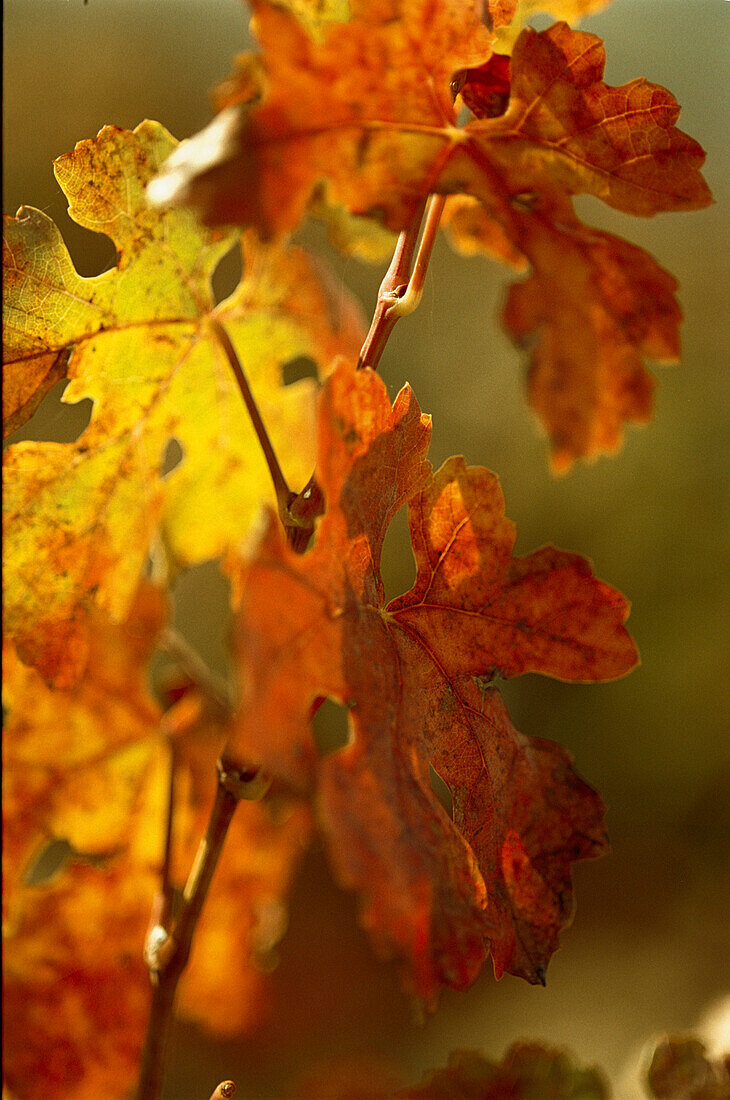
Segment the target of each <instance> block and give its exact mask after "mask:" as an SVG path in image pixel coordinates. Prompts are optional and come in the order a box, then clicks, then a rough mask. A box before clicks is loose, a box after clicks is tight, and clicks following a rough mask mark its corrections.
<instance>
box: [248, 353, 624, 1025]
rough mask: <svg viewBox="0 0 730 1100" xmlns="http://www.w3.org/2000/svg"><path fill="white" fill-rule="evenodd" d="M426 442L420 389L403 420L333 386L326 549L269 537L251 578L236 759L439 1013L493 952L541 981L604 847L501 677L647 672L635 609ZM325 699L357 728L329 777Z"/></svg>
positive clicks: (380, 395)
mask: <svg viewBox="0 0 730 1100" xmlns="http://www.w3.org/2000/svg"><path fill="white" fill-rule="evenodd" d="M429 437H430V418H428V417H426V416H424V415H423V414H422V413H421V411H420V409H419V407H418V405H417V403H416V401H415V398H414V397H413V394H412V393H411V391H410V389H409V388H408V387H406V388H405V389H403V390H402V391H401V393H400V394H399V395H398V397H397V399H396V401H395V404H394V405H393V408H392V409H391V406H390V402H389V401H388V399H387V395H386V393H385V388H384V386H383V384H382V382H381V381H380V380H379V379H378V378H377V376H376V375H374V374H373V373H372V372H370V371H361V372H359V373H353V372H352V371H351V370H350V369H348V368H347V366H346V365H344V364H343V365H341V366H340V367H339V368H338V369H337V370H336V372H335V373H334V374H333V375H332V376H331V378H330V379H329V380H328V382H327V384H326V387H325V389H324V391H323V395H322V401H321V406H320V420H319V460H318V467H317V471H318V472H317V476H318V478H319V480H320V483H321V485H322V487H323V489H324V492H325V495H326V499H327V501H328V510H327V512H326V514H325V516H324V518H323V520H322V521H321V525H320V527H319V530H318V534H317V541H316V544H315V546H314V548H313V549H312V550H311V551H310V552H309V553H308V554H306V555H305V556H304V557H298V556H297V555H295V554H294V553H293V552H292V551H291V550H290V549H289V548H288V547H287V545H286V544H285V541H284V539H283V538H282V537H281V535H280V533H279V531H278V529H277V526H276V524H275V522H274V521H273V519H271V520H270V522H269V523H268V525H267V527H266V530H265V532H264V534H263V536H262V541H261V544H260V547H259V549H258V552H257V553H256V554H255V556H254V557H253V560H252V561H251V562H250V563H249V564H248V565H247V566H246V567H245V568H243V571H242V575H241V576H238V577H237V585H238V589H237V590H238V591H239V594H240V600H241V610H240V613H239V618H238V625H237V632H236V638H237V654H238V666H239V675H240V679H241V695H240V697H241V703H240V711H239V713H238V717H237V720H236V723H235V732H234V737H233V742H232V744H233V749H234V751H237V752H238V753H240V754H241V756H242V757H244V758H247V759H257V760H261V762H262V764H263V766H264V767H265V768H266V769H267V770H269V771H270V772H271V773H272V774H274V775H277V776H279V777H281V778H282V779H284V780H285V781H287V782H288V783H290V784H292V785H294V786H296V787H298V788H300V789H302V790H305V791H309V792H311V793H312V795H313V797H314V800H315V804H316V807H317V812H318V815H319V820H320V824H321V826H322V828H323V830H324V832H325V835H326V836H327V839H328V841H329V845H330V851H331V858H332V861H333V863H334V866H335V868H336V871H337V874H338V877H339V878H340V880H341V881H342V882H343V883H345V884H346V885H347V886H349V887H353V888H356V889H357V890H358V891H359V892H360V893H361V894H362V896H363V922H364V924H365V926H366V927H367V928H368V929H369V931H370V932H371V934H372V936H373V938H374V939H375V941H376V943H377V944H378V945H379V946H381V947H383V948H387V949H388V950H389V951H395V952H396V953H397V954H398V955H400V956H401V957H402V958H403V959H404V960H405V962H406V974H407V983H408V985H409V987H410V988H412V989H414V990H415V991H416V992H417V993H418V995H419V996H420V997H421V998H423V999H424V1000H425V1001H426V1002H429V1003H431V1002H433V1001H434V1000H435V997H436V994H437V992H438V990H439V989H440V988H441V987H442V986H444V985H451V986H454V987H463V986H466V985H468V984H469V983H470V982H471V981H473V979H474V978H475V977H476V975H477V973H478V972H479V969H480V967H481V965H482V963H483V961H484V958H485V956H486V953H487V949H488V948H489V949H490V950H491V953H492V956H493V961H494V967H495V971H496V973H497V975H498V976H499V975H501V973H502V972H503V971H504V970H509V971H510V972H511V973H514V974H519V975H522V976H524V977H526V978H527V979H528V980H530V981H532V982H535V981H541V980H543V978H544V972H545V967H546V966H547V962H548V960H549V958H550V956H551V954H552V953H553V951H554V950H555V948H556V947H557V943H558V936H559V933H560V930H561V928H562V927H564V926H565V924H566V923H567V922H568V921H569V919H570V916H571V884H570V863H571V862H572V861H574V860H576V859H582V858H588V857H592V856H597V855H600V854H601V853H602V852H603V851H604V850H605V847H606V844H605V834H604V829H603V824H602V820H601V819H602V809H603V808H602V805H601V802H600V799H599V798H598V796H597V795H596V794H595V792H594V791H592V790H591V788H590V787H588V786H587V785H586V784H585V783H583V781H582V780H581V779H579V778H578V776H577V775H576V774H575V772H574V771H573V769H572V767H571V764H570V758H569V756H568V754H567V753H566V752H565V750H564V749H562V748H561V747H559V746H558V745H555V744H552V743H551V742H548V741H543V740H540V739H537V738H526V737H523V736H522V735H520V734H519V733H518V732H517V731H516V730H515V729H514V727H513V726H512V725H511V723H510V721H509V717H508V715H507V713H506V710H505V707H504V704H503V702H502V699H501V696H500V694H499V692H498V690H497V687H496V684H495V682H494V681H495V678H496V677H497V676H498V675H502V676H515V675H518V674H520V673H522V672H529V671H535V672H543V673H546V674H548V675H552V676H557V677H560V678H562V679H566V680H585V681H588V680H602V679H609V678H611V677H615V676H620V675H622V674H623V673H625V672H627V671H628V670H629V669H630V668H631V667H632V665H633V664H634V663H635V661H636V652H635V650H634V647H633V644H632V642H631V640H630V638H629V636H628V634H627V633H626V630H625V629H624V627H623V625H622V624H623V621H624V619H625V618H626V615H627V612H628V605H627V604H626V601H625V600H624V599H623V597H621V596H620V595H619V594H618V593H617V592H615V591H614V590H613V589H611V588H609V587H608V586H607V585H605V584H603V583H602V582H601V581H598V580H596V579H595V578H594V577H593V576H592V574H591V571H590V568H589V566H588V563H587V562H586V561H585V560H584V559H583V558H580V557H578V556H577V555H573V554H566V553H564V552H562V551H559V550H555V549H554V548H552V547H545V548H543V549H542V550H538V551H536V552H535V553H533V554H530V555H528V556H527V557H524V558H513V557H512V547H513V544H514V537H515V533H514V527H513V525H512V524H511V523H510V522H509V520H507V519H506V518H505V516H504V506H503V500H502V494H501V491H500V489H499V485H498V482H497V479H496V478H495V477H494V475H493V474H490V473H489V472H488V471H486V470H483V469H481V468H479V467H467V466H466V465H465V463H464V461H463V459H458V458H456V459H450V460H449V461H448V462H447V463H445V465H444V466H443V467H442V468H441V470H439V471H438V472H437V473H436V474H435V475H431V474H430V467H429V465H428V463H427V462H426V457H425V456H426V451H427V448H428V443H429ZM406 501H408V502H409V522H410V528H411V539H412V542H413V548H414V553H415V557H416V563H417V567H418V574H417V578H416V582H415V584H414V587H413V588H412V590H411V591H410V592H409V593H408V594H407V595H405V596H402V597H399V598H398V599H395V600H392V601H391V602H390V603H389V604H387V606H386V605H385V601H384V597H383V586H382V580H381V577H380V570H379V562H380V553H381V548H382V544H383V539H384V536H385V532H386V529H387V527H388V524H389V522H390V520H391V519H392V517H393V516H394V515H395V513H396V512H397V511H398V509H399V508H400V507H401V505H402V504H404V503H405V502H406ZM323 696H329V697H331V698H333V699H334V700H336V701H337V702H339V703H341V704H343V705H344V706H346V707H347V708H349V712H350V713H349V719H350V738H351V739H350V743H349V744H348V745H347V746H346V747H345V748H343V749H342V750H340V751H339V752H336V753H334V754H333V755H330V756H328V757H326V758H324V759H318V757H317V753H316V751H315V748H314V743H313V741H312V737H311V734H310V730H309V717H310V713H311V709H312V707H313V705H316V702H317V700H318V699H321V698H322V697H323ZM430 766H432V767H433V768H434V769H435V771H436V773H437V774H438V775H439V776H440V777H441V778H442V779H443V780H444V782H445V783H446V784H447V786H448V788H449V790H450V792H451V795H452V798H453V820H452V819H451V818H449V816H448V815H447V814H446V813H445V812H444V810H443V809H442V807H441V805H440V804H439V802H438V800H437V798H436V797H435V795H434V794H433V792H432V788H431V783H430V778H429V767H430Z"/></svg>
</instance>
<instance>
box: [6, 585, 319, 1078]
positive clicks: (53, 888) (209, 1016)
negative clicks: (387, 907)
mask: <svg viewBox="0 0 730 1100" xmlns="http://www.w3.org/2000/svg"><path fill="white" fill-rule="evenodd" d="M164 617H165V604H164V600H163V598H162V597H161V594H160V592H159V591H157V590H156V589H154V588H152V587H151V586H148V585H143V586H142V587H141V589H140V590H139V591H138V593H137V595H136V597H135V600H134V603H133V608H132V611H131V613H130V616H129V617H128V619H127V620H125V622H124V623H122V624H119V625H114V624H111V623H110V622H109V621H108V618H107V617H106V616H104V614H103V613H102V612H100V611H98V610H97V611H94V612H93V616H92V627H93V630H92V634H91V650H90V654H89V661H88V665H87V669H86V673H85V675H84V678H83V680H82V682H81V683H79V684H78V685H77V686H76V687H75V688H74V689H73V690H72V691H69V692H61V691H58V690H52V689H50V688H48V687H47V685H46V684H45V683H44V682H43V681H42V679H41V678H40V676H39V675H38V673H37V672H36V671H35V670H33V669H30V668H28V667H27V666H25V665H23V664H22V663H21V662H20V661H19V660H18V659H17V655H16V654H15V652H14V649H13V647H12V644H11V643H6V646H5V650H4V653H3V672H4V678H3V695H4V707H5V708H6V712H7V722H6V728H5V733H4V737H3V763H4V767H3V840H4V843H3V958H4V968H5V985H4V998H3V1009H4V1014H5V1017H4V1066H5V1074H6V1082H7V1085H8V1088H9V1089H10V1091H11V1093H12V1095H13V1096H14V1097H16V1098H17V1100H35V1097H37V1096H39V1095H43V1096H47V1097H49V1098H52V1100H71V1098H73V1100H92V1098H93V1100H96V1098H98V1097H99V1096H107V1097H110V1098H112V1097H115V1098H116V1097H118V1098H119V1100H122V1098H123V1097H124V1096H126V1095H127V1093H128V1088H129V1086H130V1085H131V1084H132V1083H133V1081H134V1079H135V1077H136V1074H137V1072H138V1069H139V1054H140V1051H141V1047H142V1042H143V1039H144V1032H145V1027H146V1023H147V1015H148V1011H149V995H150V993H149V990H150V982H149V976H148V973H147V970H146V967H144V965H143V961H142V945H143V943H144V938H145V931H146V928H147V925H148V923H149V921H150V915H151V910H152V902H153V897H154V895H155V892H156V890H157V889H158V886H159V874H160V866H161V858H162V851H163V838H164V818H165V800H166V791H167V782H168V770H169V755H168V748H167V745H168V741H169V739H172V740H173V742H174V745H175V759H176V791H177V798H176V808H175V824H174V837H175V846H174V851H173V861H172V864H173V866H172V881H173V883H174V884H175V885H176V886H182V884H183V883H184V881H185V878H186V877H187V874H188V871H189V869H190V866H191V864H192V860H193V857H194V855H195V849H196V846H197V843H198V841H199V839H200V837H201V836H202V834H203V831H204V828H205V824H206V820H207V816H208V813H209V811H210V806H211V804H212V799H213V793H214V791H213V788H214V787H215V760H216V757H217V755H218V753H219V752H220V749H221V747H222V744H223V742H224V740H225V737H226V725H225V719H224V717H223V716H222V715H220V714H218V713H215V712H212V711H211V710H210V708H204V707H202V705H201V701H200V698H199V697H197V698H196V697H195V696H194V695H193V694H189V695H188V696H186V697H185V698H183V699H182V700H181V701H180V702H179V703H178V704H177V705H176V706H175V707H174V708H173V709H172V710H171V711H169V712H167V713H166V714H165V715H163V713H162V711H161V709H160V707H159V705H158V704H157V703H156V701H155V700H154V699H153V698H152V697H151V695H150V693H149V689H148V687H147V664H148V660H149V657H150V654H151V652H152V650H153V648H154V646H155V643H156V638H157V636H158V634H159V631H160V629H161V627H162V624H163V622H164ZM245 811H246V812H241V813H239V815H237V817H236V818H235V819H234V821H233V823H232V825H231V830H230V831H231V838H230V840H231V842H230V844H229V845H228V847H227V849H226V851H225V853H224V855H223V857H222V859H221V863H220V865H219V868H218V872H217V877H216V892H215V895H214V896H213V897H211V899H209V904H208V907H207V909H206V912H205V913H204V915H203V917H202V919H201V923H200V925H199V928H198V935H197V939H196V946H195V950H194V954H193V956H192V958H191V961H190V965H189V968H188V970H187V971H186V974H185V977H184V980H183V982H182V983H181V987H180V1006H181V1010H182V1011H183V1013H184V1014H186V1015H188V1016H191V1017H194V1018H201V1017H202V1018H204V1019H205V1021H206V1023H207V1025H208V1026H209V1027H210V1028H211V1029H213V1030H215V1029H218V1030H219V1031H220V1032H221V1033H222V1034H226V1035H228V1034H230V1033H231V1032H232V1031H234V1030H235V1031H240V1030H242V1029H243V1028H245V1027H247V1026H249V1025H250V1024H251V1023H252V1020H253V1019H254V1018H258V1017H259V1016H260V1014H261V1011H262V1003H261V996H262V993H263V978H262V974H261V973H260V971H259V970H257V968H256V965H255V964H256V958H257V956H258V955H261V956H262V957H263V956H264V955H265V954H266V952H267V951H269V950H270V949H271V947H272V945H273V943H274V942H275V939H276V935H277V931H278V933H279V934H280V932H281V931H282V929H283V923H284V909H283V906H284V899H285V897H286V894H287V891H288V886H289V883H290V881H291V877H292V875H293V873H294V869H295V868H296V865H297V863H298V858H299V855H300V853H301V851H302V845H303V844H304V843H305V842H306V839H307V836H308V828H309V827H308V818H307V812H306V809H305V808H304V807H301V806H300V807H296V808H295V809H294V810H292V809H291V808H289V807H287V806H285V805H283V804H281V803H280V804H279V807H278V814H277V815H276V816H272V814H271V813H270V812H269V811H267V810H266V809H264V808H263V807H262V806H260V805H258V804H251V805H247V806H246V807H245ZM59 841H64V842H67V843H68V857H69V858H68V861H67V862H66V864H65V865H63V866H61V867H59V868H58V869H57V870H56V872H55V874H53V875H52V876H51V877H50V878H49V879H47V880H44V879H43V878H42V876H39V874H38V872H37V868H39V867H40V866H41V862H40V860H41V857H42V855H43V853H44V852H45V851H48V849H49V846H50V845H52V844H53V843H54V842H55V843H58V842H59ZM222 971H224V973H222ZM224 988H225V991H226V996H225V997H221V990H222V989H224Z"/></svg>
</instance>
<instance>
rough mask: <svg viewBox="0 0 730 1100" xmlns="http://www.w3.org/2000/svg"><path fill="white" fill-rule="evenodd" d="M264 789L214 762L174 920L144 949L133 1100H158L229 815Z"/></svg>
mask: <svg viewBox="0 0 730 1100" xmlns="http://www.w3.org/2000/svg"><path fill="white" fill-rule="evenodd" d="M268 786H269V783H268V780H267V779H266V777H265V776H263V775H262V774H261V773H260V772H259V771H258V769H256V768H251V769H249V770H242V769H240V768H237V767H235V766H233V765H231V764H230V763H229V762H227V761H226V760H225V757H221V760H219V762H218V786H217V788H216V795H215V802H214V803H213V809H212V810H211V814H210V820H209V822H208V828H207V830H206V833H205V836H204V837H203V839H202V841H201V842H200V847H199V848H198V852H197V855H196V857H195V861H194V863H193V867H192V870H191V872H190V875H189V877H188V881H187V884H186V886H185V891H184V894H183V902H182V909H181V912H180V916H179V918H178V921H177V923H176V925H175V928H174V930H173V932H172V934H170V932H169V930H168V929H166V928H164V927H162V925H160V924H157V925H156V927H155V928H154V929H153V931H154V932H155V937H154V942H150V940H149V939H148V942H147V944H146V945H145V959H146V961H147V964H148V966H149V968H150V977H151V979H152V984H153V990H152V1005H151V1008H150V1017H149V1022H148V1025H147V1037H146V1041H145V1048H144V1051H143V1054H142V1065H141V1071H140V1077H139V1083H138V1086H137V1100H159V1096H160V1093H161V1091H162V1084H163V1079H164V1071H165V1055H166V1052H167V1048H168V1044H169V1038H170V1030H171V1026H172V1019H173V1005H174V1002H175V993H176V991H177V986H178V982H179V981H180V978H181V976H182V973H183V971H184V970H185V967H186V966H187V962H188V959H189V957H190V949H191V947H192V942H193V936H194V934H195V929H196V928H197V925H198V921H199V919H200V914H201V912H202V909H203V904H204V903H205V899H206V897H207V895H208V890H209V888H210V884H211V881H212V878H213V873H214V871H215V869H216V866H217V864H218V860H219V858H220V854H221V851H222V849H223V843H224V841H225V838H226V835H227V833H228V827H229V825H230V823H231V821H232V819H233V814H234V812H235V810H236V807H237V806H238V803H239V802H240V801H241V799H259V798H263V796H264V794H265V793H266V791H267V790H268ZM224 1083H226V1082H224ZM222 1095H224V1096H225V1095H226V1094H225V1093H223V1094H222ZM228 1095H232V1094H231V1093H229V1094H228Z"/></svg>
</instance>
